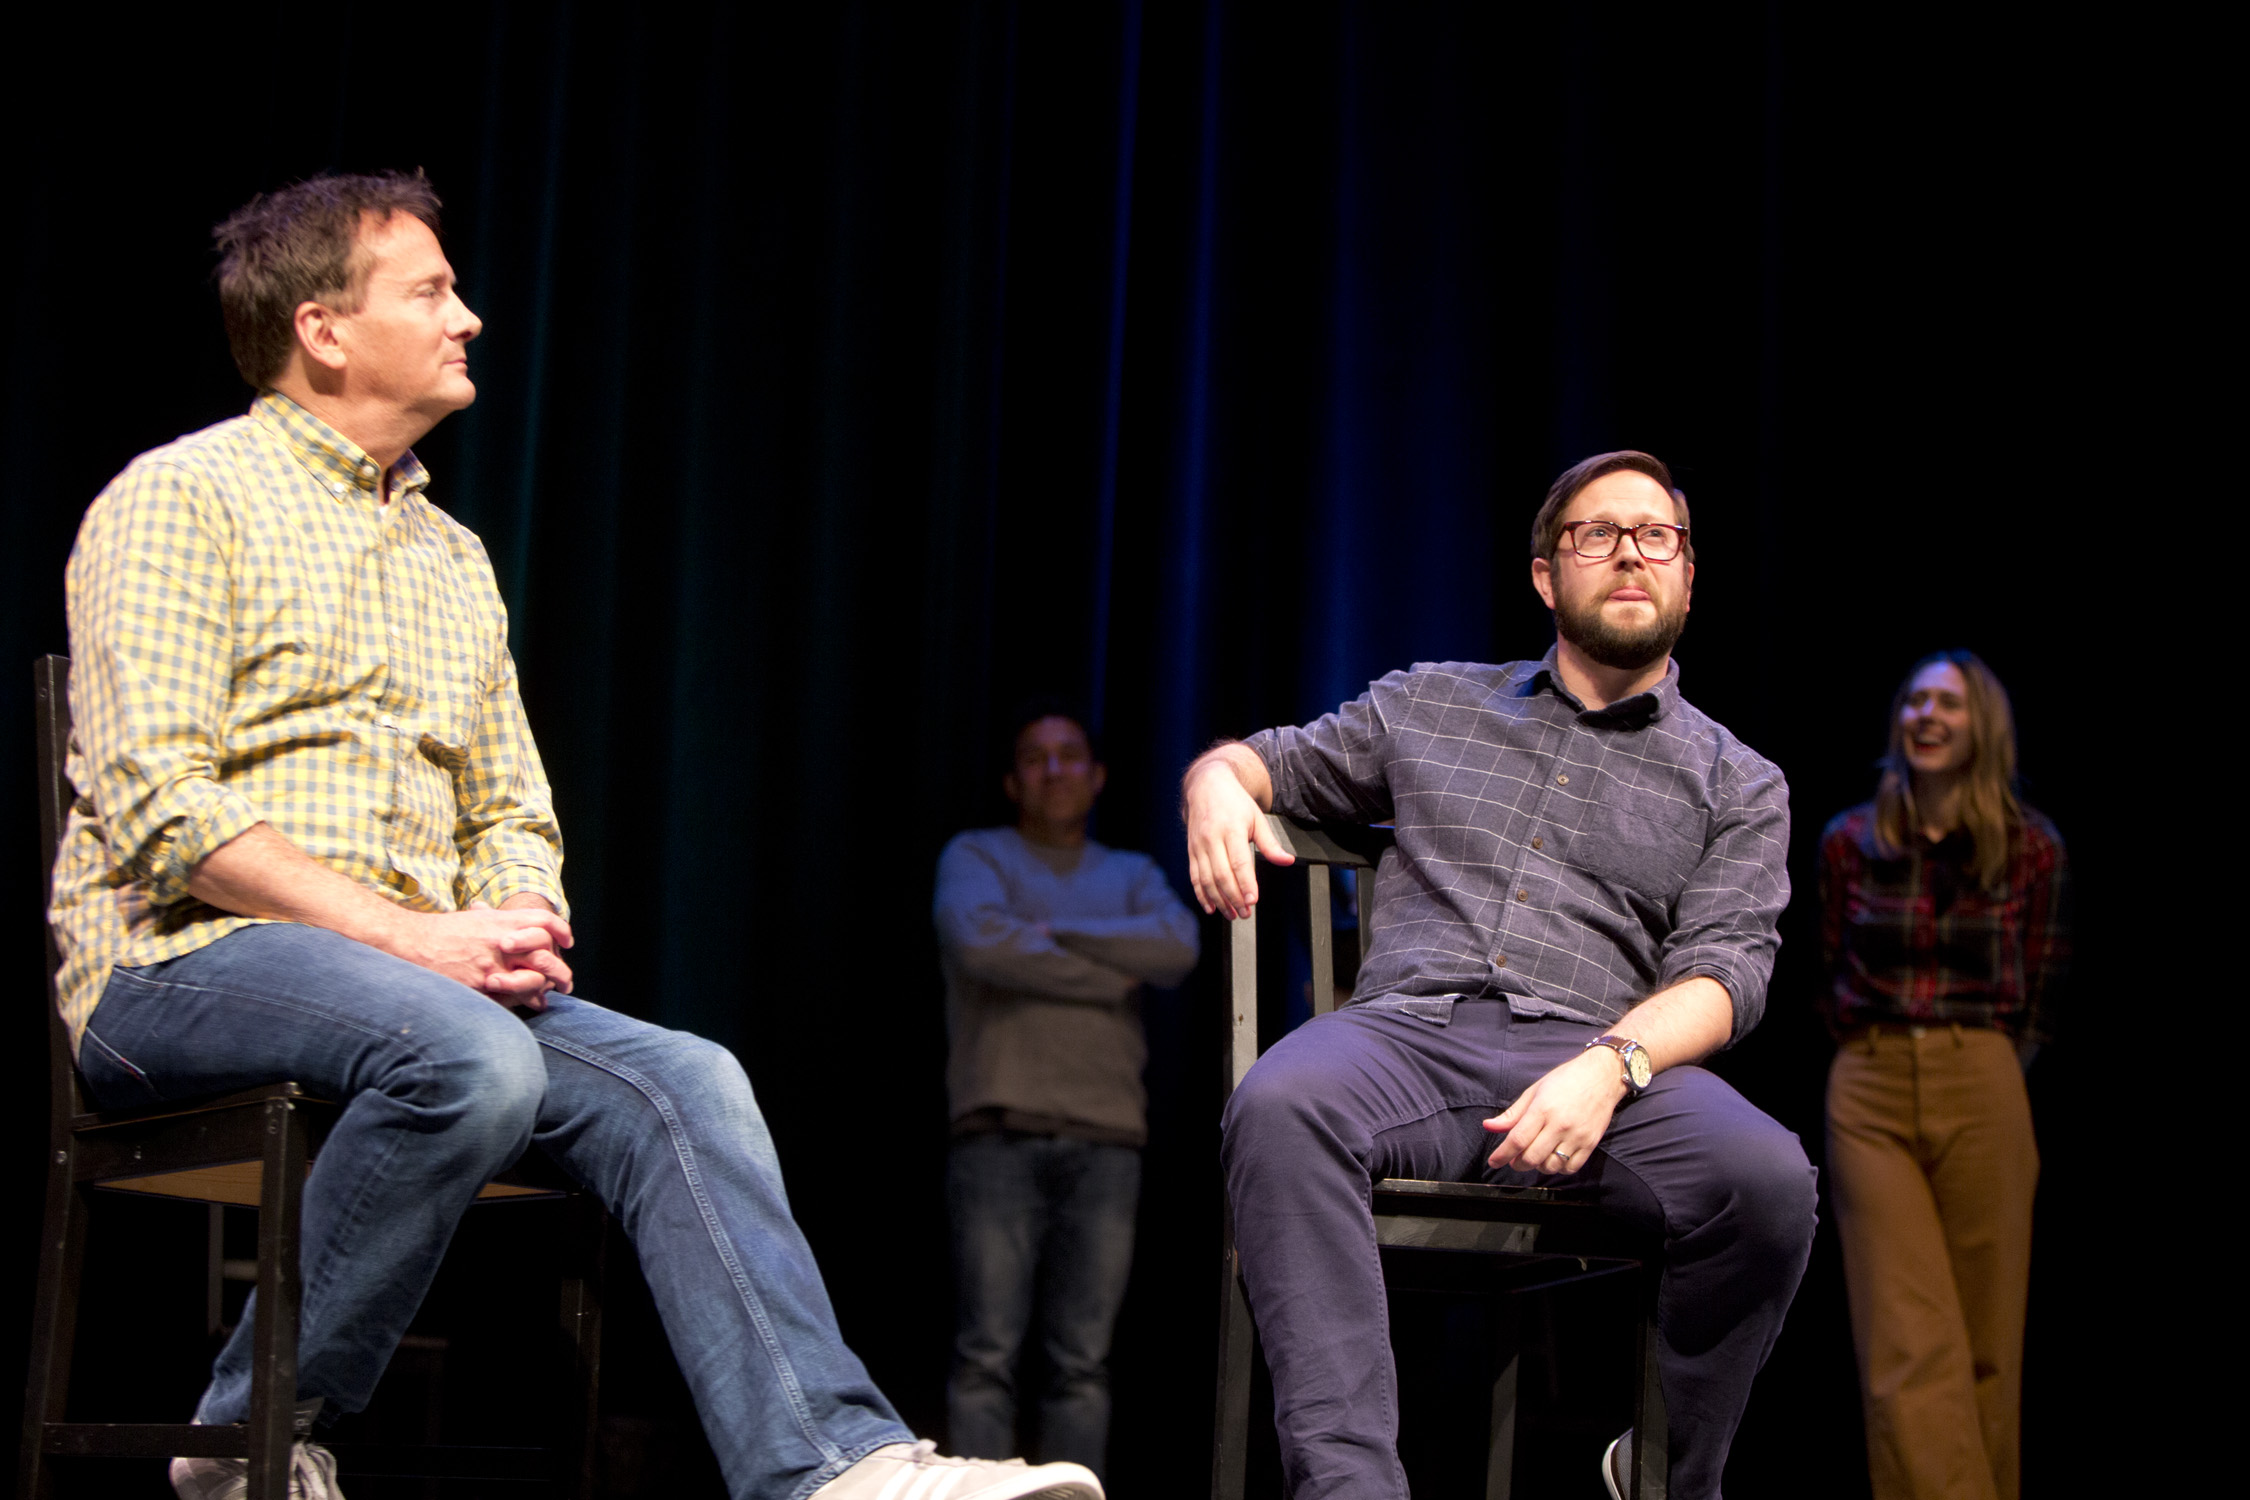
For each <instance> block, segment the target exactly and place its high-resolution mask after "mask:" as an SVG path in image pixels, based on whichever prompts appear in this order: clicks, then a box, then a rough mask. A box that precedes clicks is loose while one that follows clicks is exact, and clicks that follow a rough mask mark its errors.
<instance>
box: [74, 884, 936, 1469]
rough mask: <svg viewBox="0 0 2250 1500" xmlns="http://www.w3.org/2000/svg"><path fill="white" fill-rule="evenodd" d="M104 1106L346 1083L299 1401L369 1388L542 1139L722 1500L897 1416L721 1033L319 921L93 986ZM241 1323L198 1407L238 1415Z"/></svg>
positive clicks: (326, 1149) (89, 1060) (814, 1460)
mask: <svg viewBox="0 0 2250 1500" xmlns="http://www.w3.org/2000/svg"><path fill="white" fill-rule="evenodd" d="M79 1069H80V1071H81V1072H82V1073H83V1074H84V1076H85V1079H86V1084H87V1087H88V1088H89V1090H91V1092H92V1093H93V1095H94V1097H95V1098H96V1099H97V1100H99V1101H100V1103H101V1104H102V1105H103V1106H104V1107H106V1108H126V1107H132V1106H139V1105H145V1104H153V1103H157V1102H159V1101H162V1100H167V1099H179V1098H186V1097H190V1096H193V1095H198V1094H209V1093H213V1092H216V1091H220V1090H227V1089H240V1088H248V1087H253V1086H255V1085H257V1084H260V1083H270V1082H273V1081H275V1080H277V1079H285V1078H286V1079H294V1080H296V1081H297V1082H299V1083H301V1084H303V1085H304V1086H305V1087H306V1089H307V1090H309V1091H310V1092H312V1093H314V1094H317V1095H323V1096H325V1097H328V1098H331V1099H337V1100H341V1101H344V1102H345V1107H344V1111H343V1114H342V1116H341V1118H339V1119H338V1120H337V1122H336V1125H335V1128H334V1129H333V1130H332V1131H331V1132H330V1134H329V1136H328V1141H327V1144H326V1145H325V1146H323V1147H322V1149H321V1152H320V1156H319V1159H318V1160H317V1161H316V1162H315V1163H314V1166H313V1170H312V1174H311V1176H310V1178H309V1179H308V1180H307V1181H306V1183H305V1200H304V1238H303V1247H302V1259H301V1278H302V1285H303V1299H304V1300H303V1312H302V1315H301V1316H302V1322H301V1325H300V1329H299V1336H298V1387H297V1394H298V1396H299V1398H300V1399H306V1398H311V1397H314V1396H318V1397H321V1398H323V1400H324V1401H325V1402H326V1403H328V1404H329V1405H332V1406H334V1407H337V1408H339V1409H341V1410H344V1411H356V1410H358V1409H359V1408H361V1407H362V1406H364V1405H366V1404H367V1400H368V1397H369V1396H370V1395H371V1394H372V1393H373V1391H374V1389H375V1382H376V1380H377V1379H378V1378H379V1377H380V1376H381V1375H382V1373H383V1367H384V1366H385V1365H386V1364H387V1363H388V1362H389V1361H390V1357H391V1353H392V1351H393V1350H394V1349H396V1348H397V1346H398V1341H399V1337H400V1335H402V1334H403V1333H404V1332H405V1331H406V1327H407V1324H408V1323H409V1322H410V1321H411V1320H412V1319H413V1316H414V1313H415V1310H416V1309H417V1308H419V1307H420V1306H421V1302H422V1298H423V1295H424V1293H425V1292H427V1291H428V1289H429V1285H430V1279H431V1277H432V1276H433V1275H435V1274H436V1271H437V1267H438V1262H439V1260H440V1259H441V1258H442V1257H443V1255H444V1253H445V1247H446V1245H447V1243H448V1242H449V1241H450V1240H451V1239H452V1238H453V1228H454V1225H455V1224H456V1223H458V1222H459V1221H460V1218H461V1214H462V1212H463V1211H464V1210H466V1209H467V1208H468V1206H469V1203H470V1201H471V1200H472V1199H473V1198H474V1197H475V1196H476V1193H477V1189H478V1188H480V1187H481V1186H483V1184H484V1183H485V1182H486V1180H487V1179H489V1178H490V1177H491V1176H492V1175H493V1174H494V1173H496V1172H498V1171H500V1170H502V1169H503V1168H505V1167H507V1166H508V1165H509V1164H510V1163H511V1162H513V1161H514V1160H515V1159H516V1158H517V1157H518V1156H520V1155H521V1154H522V1153H523V1151H524V1149H525V1147H527V1146H531V1145H536V1146H537V1147H538V1148H539V1149H540V1150H542V1151H545V1152H546V1153H547V1154H548V1155H549V1156H551V1157H552V1158H554V1160H555V1161H556V1162H557V1163H558V1164H559V1165H560V1166H561V1167H562V1168H563V1169H564V1170H565V1171H566V1172H568V1173H569V1174H570V1176H571V1177H572V1178H574V1179H575V1180H576V1181H578V1182H580V1183H581V1184H583V1185H584V1186H585V1187H586V1189H587V1190H588V1191H589V1192H592V1193H593V1194H595V1195H596V1196H597V1197H598V1198H599V1199H600V1200H601V1202H602V1203H603V1204H604V1205H605V1206H606V1207H607V1208H608V1209H609V1211H610V1212H611V1213H612V1214H614V1215H615V1216H616V1217H617V1218H618V1220H619V1222H620V1223H621V1224H622V1225H623V1226H624V1229H625V1232H626V1233H627V1234H628V1235H629V1236H631V1238H632V1241H633V1244H634V1246H635V1247H636V1249H637V1250H638V1251H639V1253H640V1262H641V1269H642V1271H643V1272H644V1273H645V1275H646V1277H647V1279H648V1285H649V1290H650V1291H651V1292H652V1293H654V1295H655V1300H656V1306H657V1309H658V1311H659V1313H660V1314H661V1315H662V1317H663V1320H664V1327H665V1330H666V1332H667V1333H668V1334H669V1335H670V1338H671V1342H672V1349H673V1353H674V1354H675V1355H676V1356H677V1358H678V1360H679V1364H680V1370H681V1373H682V1374H684V1375H685V1376H686V1377H687V1383H688V1386H689V1389H690V1390H692V1391H693V1392H694V1394H695V1402H696V1408H697V1410H698V1412H699V1413H700V1414H701V1416H702V1419H703V1430H704V1432H705V1434H706V1435H707V1436H708V1437H709V1439H710V1441H711V1447H712V1450H713V1452H714V1453H715V1454H716V1455H717V1456H718V1460H719V1467H720V1469H721V1471H722V1472H723V1473H724V1474H725V1475H726V1480H727V1487H728V1491H729V1493H730V1494H731V1495H733V1496H735V1497H737V1500H752V1497H755V1500H795V1497H798V1496H802V1495H805V1494H808V1493H810V1492H811V1491H812V1490H814V1489H815V1488H817V1487H818V1486H820V1485H822V1484H825V1483H826V1482H827V1481H828V1480H830V1479H832V1478H834V1477H835V1476H836V1475H837V1474H838V1473H841V1472H842V1471H843V1470H844V1469H845V1468H847V1467H848V1466H849V1465H850V1464H852V1463H853V1462H855V1461H856V1460H858V1459H859V1458H861V1457H863V1456H865V1455H866V1454H867V1453H869V1452H871V1451H872V1450H874V1449H876V1448H878V1447H881V1446H882V1445H883V1444H886V1443H898V1442H911V1441H913V1434H912V1433H911V1432H909V1431H908V1430H907V1429H906V1428H905V1427H904V1426H903V1425H901V1424H900V1422H899V1420H898V1415H897V1413H896V1412H894V1411H893V1410H892V1409H891V1405H890V1403H889V1402H888V1401H886V1400H885V1399H884V1398H883V1395H882V1393H881V1392H880V1391H878V1390H877V1389H876V1388H875V1384H874V1382H873V1381H872V1380H870V1379H869V1378H868V1374H867V1371H866V1369H865V1368H864V1367H863V1366H862V1365H861V1364H860V1362H859V1359H858V1358H857V1357H856V1356H855V1355H853V1353H852V1352H851V1351H850V1350H849V1349H847V1348H846V1347H844V1341H843V1338H842V1335H841V1334H840V1333H839V1332H838V1330H837V1327H836V1319H835V1314H834V1313H833V1311H832V1310H831V1309H830V1307H829V1304H828V1294H827V1291H826V1290H825V1288H824V1287H823V1286H822V1284H821V1279H820V1271H819V1269H818V1267H816V1266H815V1265H814V1264H813V1257H812V1251H811V1249H810V1247H809V1246H807V1245H806V1243H805V1239H804V1236H803V1234H801V1233H800V1232H799V1231H798V1228H797V1225H796V1222H795V1220H793V1219H792V1218H791V1217H790V1214H789V1204H788V1200H787V1199H786V1197H785V1196H784V1195H783V1192H782V1184H781V1173H780V1168H779V1164H778V1163H777V1161H776V1160H775V1157H774V1149H773V1142H772V1139H771V1137H770V1136H769V1135H768V1134H767V1131H766V1126H765V1121H764V1119H763V1117H762V1116H761V1115H760V1114H759V1112H758V1106H757V1104H756V1102H755V1101H754V1100H753V1099H752V1098H751V1093H750V1081H749V1079H748V1078H746V1077H745V1076H744V1075H743V1072H742V1066H741V1064H740V1063H738V1062H737V1061H736V1060H735V1058H734V1055H733V1054H732V1053H730V1052H728V1051H727V1050H726V1049H725V1048H723V1047H720V1046H718V1045H716V1044H714V1043H711V1042H707V1041H704V1040H702V1039H701V1038H699V1037H693V1036H689V1035H687V1034H686V1033H684V1032H677V1031H666V1030H664V1029H662V1028H661V1027H657V1026H651V1025H649V1024H647V1023H646V1022H643V1021H636V1020H633V1019H632V1018H630V1017H628V1016H622V1015H619V1014H617V1013H616V1012H615V1011H609V1010H604V1009H603V1008H602V1007H600V1006H598V1005H594V1004H591V1003H589V1002H587V1001H584V1000H580V999H577V998H575V997H573V996H570V995H562V994H555V995H550V996H548V1001H547V1009H546V1010H545V1011H544V1012H541V1013H538V1014H524V1015H519V1014H517V1013H515V1012H513V1011H509V1010H506V1009H504V1008H502V1007H501V1006H499V1005H497V1004H495V1003H494V1002H492V1001H491V1000H489V999H486V998H485V997H484V996H482V995H479V994H477V993H476V992H475V991H473V990H470V989H468V988H466V987H465V986H463V985H460V984H457V983H455V982H454V981H453V980H451V979H447V978H445V977H443V976H441V975H438V974H433V973H431V972H430V971H429V970H427V969H422V968H419V967H417V966H415V965H413V964H410V963H407V962H406V961H405V960H403V959H397V958H393V957H391V956H390V955H388V954H385V953H380V952H378V951H376V950H375V949H373V948H369V947H366V946H365V945H363V944H360V943H356V942H353V941H352V940H351V939H349V938H345V937H340V936H338V935H336V934H335V933H332V932H327V931H323V930H321V929H319V928H314V927H303V926H297V925H295V924H290V923H271V924H266V925H261V926H256V927H248V928H244V929H242V930H241V931H239V932H236V933H233V934H230V935H229V936H227V937H224V938H221V939H219V940H218V941H217V942H215V943H212V944H211V945H210V946H208V947H206V948H202V949H199V950H198V951H196V952H194V953H190V954H187V955H186V956H184V957H181V958H175V959H171V960H169V961H167V962H165V963H160V964H151V965H148V966H147V967H145V968H138V969H123V968H121V969H118V970H116V971H114V972H113V973H112V974H111V976H110V980H109V984H108V986H107V987H106V988H105V989H104V990H103V992H102V1000H101V1004H100V1005H99V1006H98V1007H96V1009H95V1011H94V1014H93V1018H92V1020H91V1023H90V1024H89V1026H88V1028H87V1032H86V1036H85V1039H84V1041H83V1043H82V1045H81V1047H80V1052H79ZM250 1338H251V1322H250V1319H249V1317H247V1316H245V1317H244V1319H243V1321H242V1324H241V1326H240V1327H239V1328H237V1329H236V1331H235V1335H234V1337H233V1339H232V1340H230V1341H229V1343H228V1344H227V1347H226V1348H225V1349H224V1350H222V1351H221V1352H220V1354H219V1358H218V1361H217V1363H216V1365H215V1366H214V1368H213V1371H212V1379H211V1385H210V1387H209V1389H208V1390H206V1391H205V1392H204V1395H203V1400H202V1403H201V1405H200V1406H199V1407H198V1409H197V1413H196V1414H197V1418H198V1419H199V1420H201V1421H204V1422H213V1423H216V1422H234V1421H240V1420H242V1418H243V1417H244V1415H245V1414H246V1413H247V1411H248V1408H249V1398H250Z"/></svg>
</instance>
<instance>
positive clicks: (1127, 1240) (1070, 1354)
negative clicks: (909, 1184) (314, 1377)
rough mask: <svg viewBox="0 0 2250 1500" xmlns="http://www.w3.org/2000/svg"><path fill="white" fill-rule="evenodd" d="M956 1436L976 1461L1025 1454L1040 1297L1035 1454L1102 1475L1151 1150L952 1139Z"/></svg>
mask: <svg viewBox="0 0 2250 1500" xmlns="http://www.w3.org/2000/svg"><path fill="white" fill-rule="evenodd" d="M945 1186H946V1204H947V1208H948V1210H949V1216H950V1218H951V1219H952V1222H953V1285H954V1293H955V1296H954V1336H953V1373H952V1378H951V1379H950V1380H948V1381H947V1383H946V1413H947V1420H948V1422H949V1424H950V1436H951V1438H952V1446H953V1448H954V1450H955V1451H956V1452H958V1453H962V1454H965V1455H968V1456H969V1457H972V1458H1003V1457H1006V1456H1007V1455H1009V1454H1011V1453H1017V1452H1021V1451H1022V1450H1021V1449H1020V1448H1019V1447H1018V1446H1017V1442H1016V1362H1017V1358H1018V1356H1019V1355H1020V1354H1021V1353H1022V1351H1023V1340H1024V1331H1025V1329H1026V1328H1027V1327H1028V1326H1029V1324H1030V1322H1031V1312H1032V1307H1033V1305H1034V1303H1035V1302H1036V1304H1037V1306H1038V1309H1039V1326H1040V1330H1041V1333H1042V1343H1041V1350H1042V1352H1043V1353H1044V1354H1045V1355H1046V1361H1047V1388H1046V1389H1045V1390H1044V1391H1042V1392H1041V1393H1040V1394H1039V1437H1040V1443H1039V1448H1040V1452H1039V1456H1040V1458H1041V1459H1043V1460H1047V1461H1050V1462H1052V1461H1056V1460H1067V1461H1069V1462H1072V1463H1080V1464H1084V1465H1085V1466H1086V1467H1087V1468H1089V1469H1092V1470H1093V1471H1094V1472H1095V1473H1096V1474H1099V1473H1101V1472H1102V1465H1103V1461H1104V1458H1105V1457H1106V1450H1107V1448H1108V1446H1109V1339H1110V1334H1111V1332H1112V1331H1113V1330H1114V1329H1115V1328H1116V1326H1117V1308H1118V1304H1119V1303H1121V1302H1123V1301H1124V1300H1125V1281H1126V1278H1127V1276H1128V1275H1129V1274H1130V1273H1131V1271H1132V1269H1133V1216H1134V1212H1135V1210H1136V1209H1137V1207H1138V1206H1139V1202H1140V1194H1141V1153H1140V1152H1138V1151H1136V1150H1134V1149H1133V1148H1132V1147H1130V1146H1102V1145H1096V1144H1095V1143H1093V1142H1092V1141H1075V1140H1070V1139H1067V1138H1063V1137H1057V1136H1044V1135H1017V1134H1012V1133H1011V1134H997V1133H995V1134H989V1135H972V1136H965V1137H963V1138H962V1139H960V1140H957V1141H955V1142H954V1143H953V1150H952V1152H951V1154H950V1156H949V1157H948V1158H947V1162H946V1184H945Z"/></svg>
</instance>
